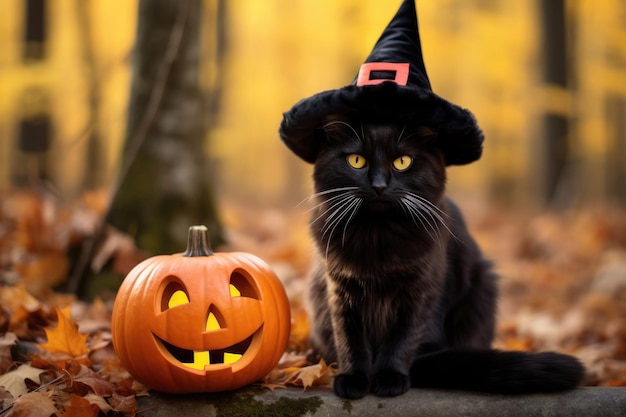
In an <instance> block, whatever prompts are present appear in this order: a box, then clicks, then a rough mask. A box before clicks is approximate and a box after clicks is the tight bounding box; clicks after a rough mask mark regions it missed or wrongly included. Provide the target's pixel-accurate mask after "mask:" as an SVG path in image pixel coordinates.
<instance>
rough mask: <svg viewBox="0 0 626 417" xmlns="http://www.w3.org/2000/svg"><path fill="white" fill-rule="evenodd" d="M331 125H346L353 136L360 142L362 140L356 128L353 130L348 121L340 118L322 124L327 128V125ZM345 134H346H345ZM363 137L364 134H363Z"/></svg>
mask: <svg viewBox="0 0 626 417" xmlns="http://www.w3.org/2000/svg"><path fill="white" fill-rule="evenodd" d="M333 125H342V126H346V127H347V128H348V129H350V130H351V131H352V133H354V136H355V137H356V138H357V139H358V140H360V141H361V142H362V141H363V139H362V137H361V136H359V134H358V133H357V132H356V130H354V128H353V127H352V126H350V124H349V123H346V122H344V121H342V120H333V121H332V122H328V123H326V124H325V125H324V129H328V128H329V127H332V126H333ZM346 136H347V135H346ZM363 137H365V136H363Z"/></svg>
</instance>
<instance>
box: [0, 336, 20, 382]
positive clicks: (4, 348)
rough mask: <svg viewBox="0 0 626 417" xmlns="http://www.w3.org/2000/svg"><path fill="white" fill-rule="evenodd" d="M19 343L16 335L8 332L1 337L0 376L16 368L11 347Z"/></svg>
mask: <svg viewBox="0 0 626 417" xmlns="http://www.w3.org/2000/svg"><path fill="white" fill-rule="evenodd" d="M15 342H17V336H16V335H15V333H11V332H7V333H5V334H3V335H2V336H1V337H0V374H4V373H5V372H7V371H8V370H9V369H11V368H12V367H13V366H14V362H13V357H12V355H11V346H13V345H14V344H15Z"/></svg>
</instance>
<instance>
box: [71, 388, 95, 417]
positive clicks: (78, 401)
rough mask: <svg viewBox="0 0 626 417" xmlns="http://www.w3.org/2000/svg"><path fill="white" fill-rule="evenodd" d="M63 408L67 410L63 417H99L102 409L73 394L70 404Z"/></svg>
mask: <svg viewBox="0 0 626 417" xmlns="http://www.w3.org/2000/svg"><path fill="white" fill-rule="evenodd" d="M63 407H64V408H65V412H64V413H63V414H61V416H63V417H98V414H100V407H98V406H97V405H96V404H92V403H91V402H90V401H89V400H88V399H86V398H83V397H81V396H79V395H76V394H71V396H70V403H69V404H65V405H64V406H63Z"/></svg>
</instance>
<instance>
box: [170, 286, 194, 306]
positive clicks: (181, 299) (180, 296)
mask: <svg viewBox="0 0 626 417" xmlns="http://www.w3.org/2000/svg"><path fill="white" fill-rule="evenodd" d="M187 303H189V297H187V294H185V291H183V290H177V291H175V292H174V294H172V296H171V297H170V300H169V301H168V302H167V307H168V308H172V307H176V306H179V305H183V304H187Z"/></svg>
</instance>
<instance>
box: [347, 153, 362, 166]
mask: <svg viewBox="0 0 626 417" xmlns="http://www.w3.org/2000/svg"><path fill="white" fill-rule="evenodd" d="M347 159H348V165H350V166H351V167H352V168H355V169H361V168H363V167H364V166H365V164H366V163H367V161H365V158H363V157H362V156H361V155H359V154H358V153H351V154H350V155H348V158H347Z"/></svg>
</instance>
